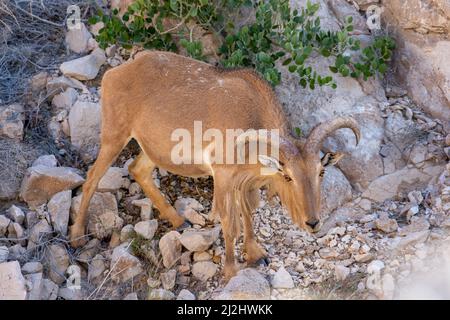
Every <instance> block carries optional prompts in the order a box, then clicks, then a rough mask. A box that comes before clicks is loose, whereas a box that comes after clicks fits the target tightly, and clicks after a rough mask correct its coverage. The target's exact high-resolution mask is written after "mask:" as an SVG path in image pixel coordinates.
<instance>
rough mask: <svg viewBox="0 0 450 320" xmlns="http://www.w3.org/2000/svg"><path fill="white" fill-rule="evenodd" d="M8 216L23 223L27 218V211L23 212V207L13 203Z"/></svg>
mask: <svg viewBox="0 0 450 320" xmlns="http://www.w3.org/2000/svg"><path fill="white" fill-rule="evenodd" d="M8 216H9V217H10V218H11V219H12V220H14V221H15V222H17V223H18V224H23V222H24V220H25V213H23V211H22V209H20V208H19V207H17V206H15V205H12V206H11V207H10V208H9V209H8Z"/></svg>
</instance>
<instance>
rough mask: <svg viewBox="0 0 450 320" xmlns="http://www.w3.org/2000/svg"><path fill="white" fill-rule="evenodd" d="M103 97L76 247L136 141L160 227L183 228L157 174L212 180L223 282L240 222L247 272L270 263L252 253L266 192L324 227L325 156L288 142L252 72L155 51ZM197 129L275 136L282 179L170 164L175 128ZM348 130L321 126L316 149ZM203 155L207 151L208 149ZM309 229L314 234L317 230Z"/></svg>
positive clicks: (141, 179) (108, 81) (248, 169)
mask: <svg viewBox="0 0 450 320" xmlns="http://www.w3.org/2000/svg"><path fill="white" fill-rule="evenodd" d="M101 92H102V132H101V149H100V152H99V155H98V158H97V160H96V162H95V164H94V166H93V167H92V168H91V169H90V170H89V172H88V176H87V180H86V182H85V184H84V186H83V196H82V201H81V205H80V210H79V213H78V215H77V218H76V221H75V222H74V225H73V226H72V227H71V235H70V239H71V243H72V245H73V246H80V245H82V244H83V243H84V239H85V238H84V234H85V226H86V222H87V218H88V217H87V208H88V205H89V201H90V199H91V197H92V194H93V193H94V191H95V189H96V187H97V184H98V182H99V180H100V178H101V177H102V176H103V174H104V173H105V172H106V170H107V169H108V167H109V166H110V165H111V164H112V163H113V162H114V160H115V159H116V157H117V155H118V154H119V153H120V151H121V150H122V149H123V147H124V146H125V145H126V144H127V143H128V142H129V140H130V139H132V138H134V139H136V141H137V142H138V143H139V145H140V147H141V149H142V152H141V154H140V155H139V156H138V157H137V158H136V159H135V161H134V162H133V163H132V165H131V166H130V168H129V170H130V173H131V174H132V175H133V176H134V178H135V180H136V181H137V182H138V183H139V184H140V185H141V186H142V188H143V190H144V192H145V194H146V195H147V197H149V198H150V199H151V200H152V202H153V204H154V205H155V206H156V207H157V208H158V209H159V211H160V212H161V218H163V219H168V220H169V221H170V222H171V223H172V224H173V226H174V227H178V226H180V225H181V224H182V223H183V221H184V219H183V218H182V217H180V216H179V215H178V214H177V213H176V211H175V209H174V208H173V207H172V206H171V205H170V204H169V203H167V201H166V200H165V198H164V197H163V195H162V194H161V193H160V191H159V189H158V188H157V187H156V186H155V184H154V182H153V179H152V178H151V171H152V170H153V169H154V168H155V167H160V168H163V169H166V170H168V171H170V172H172V173H175V174H179V175H183V176H191V177H197V176H205V175H212V176H213V178H214V200H213V214H216V215H217V216H219V217H220V220H221V224H222V229H223V235H224V238H225V245H226V262H225V275H226V277H227V278H229V277H231V276H233V275H234V274H235V272H236V270H237V268H236V263H235V258H234V242H235V240H236V238H237V237H238V236H239V234H240V228H239V226H240V218H242V220H243V222H244V223H243V225H244V244H245V250H246V252H247V260H248V262H250V263H253V262H256V261H257V260H259V259H260V258H263V257H264V256H265V252H264V250H262V249H261V248H260V247H259V246H258V244H257V243H256V240H255V237H254V232H253V228H252V223H251V214H252V212H253V211H254V210H255V208H256V206H257V204H258V196H259V193H258V190H259V189H260V188H261V187H263V186H267V187H268V188H269V189H270V191H271V192H272V194H278V195H279V196H280V199H281V201H282V203H283V205H285V206H286V208H287V209H288V211H289V212H290V214H291V216H292V219H293V221H294V222H295V223H297V224H298V225H299V226H300V227H303V228H308V226H307V224H305V223H306V222H308V221H309V222H311V221H314V222H316V221H318V219H319V208H320V176H319V175H320V172H321V170H322V169H323V165H322V164H321V162H320V158H319V152H318V150H313V151H309V152H306V151H305V149H304V146H305V145H307V144H308V141H307V140H301V141H300V140H298V139H294V138H293V137H292V136H291V134H290V128H289V126H288V122H287V120H286V117H285V115H284V113H283V112H282V108H281V106H280V104H279V103H278V101H277V99H276V97H275V94H274V92H273V90H272V88H271V87H270V85H269V84H268V83H266V82H265V81H263V80H261V79H260V78H259V77H258V76H257V75H256V74H255V73H254V72H253V71H249V70H232V71H223V70H220V69H218V68H215V67H213V66H210V65H208V64H205V63H202V62H199V61H195V60H192V59H189V58H186V57H182V56H179V55H176V54H173V53H168V52H157V51H149V52H144V53H142V54H140V55H139V56H138V57H137V58H136V59H135V60H134V61H131V62H128V63H126V64H123V65H121V66H119V67H117V68H114V69H112V70H110V71H108V72H107V73H106V74H105V76H104V78H103V81H102V88H101ZM194 121H202V124H203V132H204V131H206V130H207V129H209V128H215V129H219V130H220V131H221V132H223V133H224V132H225V130H226V129H243V130H248V129H255V130H258V129H278V130H279V132H280V135H281V137H282V138H283V141H284V142H283V143H282V145H281V148H280V149H281V150H280V163H282V167H283V169H282V172H279V173H277V174H275V175H272V176H261V175H260V169H261V164H256V165H249V164H246V165H225V164H212V165H208V164H198V165H193V164H181V165H176V164H174V163H173V162H172V161H171V157H170V155H171V150H172V148H173V147H174V145H175V144H176V142H173V141H171V139H170V137H171V133H172V132H173V130H175V129H177V128H186V129H188V130H190V131H191V132H192V130H193V123H194ZM329 126H331V127H329ZM349 126H353V127H355V126H356V125H355V123H354V122H352V121H350V120H348V119H347V121H344V122H342V121H340V120H339V121H338V120H336V121H334V122H332V123H331V124H330V125H328V124H323V125H321V126H319V127H320V128H322V129H321V130H322V131H320V130H319V131H317V130H316V133H315V135H314V143H316V144H318V143H320V141H321V139H322V140H323V138H324V137H323V136H321V135H320V134H321V132H325V131H323V127H327V128H328V129H327V130H326V133H327V134H328V133H329V132H331V131H332V130H333V129H334V130H336V129H338V128H342V127H349ZM320 128H319V129H320ZM353 129H355V128H353ZM224 136H225V134H224ZM203 146H204V147H206V146H207V144H206V142H205V143H204V145H203ZM287 177H289V179H290V180H289V179H287ZM318 227H319V226H318V225H317V228H318ZM311 228H312V231H315V230H316V229H317V228H316V225H314V227H311Z"/></svg>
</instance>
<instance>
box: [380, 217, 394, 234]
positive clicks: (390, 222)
mask: <svg viewBox="0 0 450 320" xmlns="http://www.w3.org/2000/svg"><path fill="white" fill-rule="evenodd" d="M375 227H376V228H377V229H378V230H381V231H383V232H385V233H391V232H395V231H397V229H398V224H397V221H396V220H395V219H389V217H388V216H387V215H384V216H382V217H380V218H379V219H377V220H375Z"/></svg>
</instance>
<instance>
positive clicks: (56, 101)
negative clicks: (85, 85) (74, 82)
mask: <svg viewBox="0 0 450 320" xmlns="http://www.w3.org/2000/svg"><path fill="white" fill-rule="evenodd" d="M77 98H78V92H77V91H76V90H75V89H74V88H71V87H68V88H67V89H66V90H65V91H64V92H62V93H59V94H57V95H55V96H54V97H53V100H52V105H53V106H54V107H55V108H56V109H61V110H70V108H72V106H73V104H74V103H75V101H77Z"/></svg>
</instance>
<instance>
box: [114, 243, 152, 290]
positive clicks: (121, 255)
mask: <svg viewBox="0 0 450 320" xmlns="http://www.w3.org/2000/svg"><path fill="white" fill-rule="evenodd" d="M110 270H113V271H112V273H111V278H112V279H113V280H115V281H118V282H121V283H124V282H126V281H128V280H130V279H132V278H134V277H137V276H139V275H140V274H141V273H142V272H143V271H144V270H143V268H142V264H141V262H140V261H139V259H138V258H136V257H135V256H133V255H132V254H131V253H130V249H129V244H128V243H124V244H121V245H120V246H118V247H116V248H115V249H114V251H113V253H112V256H111V267H110Z"/></svg>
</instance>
